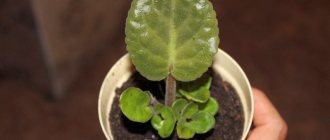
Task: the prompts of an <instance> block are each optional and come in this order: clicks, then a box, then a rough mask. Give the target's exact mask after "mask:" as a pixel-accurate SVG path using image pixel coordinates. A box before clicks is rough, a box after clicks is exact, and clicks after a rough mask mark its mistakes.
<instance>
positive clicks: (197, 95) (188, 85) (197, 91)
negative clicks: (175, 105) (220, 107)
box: [178, 75, 212, 103]
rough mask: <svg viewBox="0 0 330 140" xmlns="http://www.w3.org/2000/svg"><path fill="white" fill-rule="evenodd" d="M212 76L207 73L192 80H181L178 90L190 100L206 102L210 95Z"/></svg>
mask: <svg viewBox="0 0 330 140" xmlns="http://www.w3.org/2000/svg"><path fill="white" fill-rule="evenodd" d="M211 81H212V78H211V77H208V76H206V75H203V76H202V77H200V78H198V79H197V80H194V81H190V82H179V83H178V89H179V90H178V92H179V93H180V94H182V95H183V96H185V97H186V98H187V99H189V100H193V101H195V102H199V103H205V102H206V101H208V99H209V97H210V86H211Z"/></svg>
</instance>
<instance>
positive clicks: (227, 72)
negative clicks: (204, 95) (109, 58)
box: [98, 49, 254, 140]
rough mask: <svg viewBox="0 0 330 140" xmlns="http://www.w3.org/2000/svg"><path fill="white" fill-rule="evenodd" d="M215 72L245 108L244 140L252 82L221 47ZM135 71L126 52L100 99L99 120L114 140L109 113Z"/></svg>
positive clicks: (107, 135)
mask: <svg viewBox="0 0 330 140" xmlns="http://www.w3.org/2000/svg"><path fill="white" fill-rule="evenodd" d="M212 67H213V69H214V70H215V72H217V73H218V74H220V75H221V77H222V78H223V80H224V81H227V82H229V83H230V84H231V85H232V86H233V87H234V89H235V90H236V92H237V93H238V95H239V97H240V100H241V102H242V105H243V110H244V119H245V120H244V130H243V135H242V140H244V139H245V138H246V136H247V134H248V132H249V130H250V127H251V123H252V118H253V108H254V104H253V95H252V91H251V86H250V83H249V81H248V79H247V77H246V75H245V73H244V72H243V70H242V69H241V67H240V66H239V65H238V64H237V63H236V61H235V60H234V59H233V58H231V57H230V56H229V55H228V54H227V53H225V52H224V51H222V50H221V49H219V51H218V53H217V54H216V55H215V58H214V62H213V65H212ZM134 72H135V69H134V66H133V64H132V62H131V60H130V58H129V55H128V54H126V55H124V56H123V57H122V58H120V59H119V61H117V63H116V64H115V65H114V66H113V67H112V68H111V69H110V71H109V72H108V74H107V75H106V77H105V79H104V81H103V84H102V87H101V91H100V95H99V101H98V111H99V120H100V123H101V127H102V130H103V132H104V134H105V136H106V138H107V139H108V140H113V138H112V133H111V129H110V122H109V115H110V114H109V113H110V109H111V105H112V102H113V99H114V95H115V90H116V88H118V87H121V86H122V84H123V83H124V82H126V81H127V80H128V79H129V77H130V76H131V75H132V74H133V73H134Z"/></svg>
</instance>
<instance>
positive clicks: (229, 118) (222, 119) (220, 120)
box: [109, 70, 244, 140]
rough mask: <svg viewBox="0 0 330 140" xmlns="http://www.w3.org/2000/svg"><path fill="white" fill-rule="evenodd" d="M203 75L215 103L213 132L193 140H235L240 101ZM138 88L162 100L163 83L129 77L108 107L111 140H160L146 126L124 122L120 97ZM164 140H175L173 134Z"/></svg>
mask: <svg viewBox="0 0 330 140" xmlns="http://www.w3.org/2000/svg"><path fill="white" fill-rule="evenodd" d="M205 74H207V75H210V76H212V86H211V96H212V97H214V98H216V99H217V100H218V103H219V106H220V108H219V112H218V114H217V115H216V125H215V127H214V129H212V130H211V131H209V132H208V133H206V134H196V135H195V136H194V138H193V139H194V140H239V139H240V138H241V136H242V133H243V127H244V126H243V125H244V115H243V107H242V104H241V101H240V99H239V97H238V95H237V93H236V91H235V89H234V88H233V87H232V86H231V85H230V84H229V83H227V82H225V81H223V80H222V78H221V77H220V76H219V75H218V74H216V73H215V72H213V70H209V71H208V72H206V73H205ZM132 86H135V87H139V88H141V89H142V90H149V91H150V92H151V93H153V95H154V96H156V98H157V99H158V100H160V101H162V100H164V97H163V93H164V86H165V84H164V81H160V82H153V81H148V80H147V79H145V78H144V77H142V76H141V75H140V74H139V73H135V74H133V76H131V77H130V79H129V80H128V81H127V82H126V83H124V84H123V86H122V87H121V88H118V89H116V95H115V98H114V101H113V104H112V106H111V114H112V115H110V118H109V119H110V120H109V121H110V126H111V131H112V135H113V138H114V140H162V138H160V137H159V136H158V134H157V131H156V130H154V129H153V128H152V126H151V123H150V122H147V123H136V122H132V121H130V120H128V119H127V118H126V117H125V116H124V115H123V114H122V112H121V110H120V108H119V97H120V94H121V93H122V92H123V91H124V90H125V89H127V88H129V87H132ZM166 140H178V138H177V136H176V130H175V129H174V130H173V134H172V136H171V137H170V138H167V139H166Z"/></svg>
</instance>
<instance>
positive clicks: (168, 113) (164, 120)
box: [151, 106, 176, 138]
mask: <svg viewBox="0 0 330 140" xmlns="http://www.w3.org/2000/svg"><path fill="white" fill-rule="evenodd" d="M175 122H176V119H175V115H174V113H173V111H172V109H171V108H170V107H167V106H164V107H163V108H162V109H161V110H160V114H157V115H154V116H153V117H152V119H151V125H152V127H153V128H155V129H156V130H157V131H158V134H159V136H160V137H162V138H166V137H169V136H170V135H171V134H172V132H173V129H174V126H175Z"/></svg>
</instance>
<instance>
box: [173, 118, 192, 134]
mask: <svg viewBox="0 0 330 140" xmlns="http://www.w3.org/2000/svg"><path fill="white" fill-rule="evenodd" d="M185 123H186V122H185V120H184V119H183V118H182V119H180V120H179V121H178V123H177V126H176V132H177V134H178V137H179V138H181V139H190V138H192V137H194V135H195V132H194V131H193V130H192V129H190V128H189V127H187V126H186V125H185Z"/></svg>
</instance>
